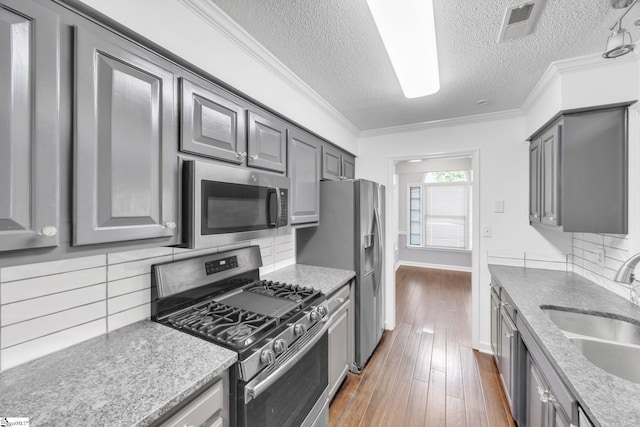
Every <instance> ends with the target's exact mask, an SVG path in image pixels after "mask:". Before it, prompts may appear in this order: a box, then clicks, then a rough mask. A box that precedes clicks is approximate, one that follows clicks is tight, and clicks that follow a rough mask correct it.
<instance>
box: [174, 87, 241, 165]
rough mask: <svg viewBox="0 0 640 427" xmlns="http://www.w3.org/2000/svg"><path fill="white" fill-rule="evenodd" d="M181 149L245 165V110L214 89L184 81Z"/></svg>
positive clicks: (228, 95) (231, 98) (220, 90)
mask: <svg viewBox="0 0 640 427" xmlns="http://www.w3.org/2000/svg"><path fill="white" fill-rule="evenodd" d="M180 81H181V89H182V91H181V93H182V98H181V114H180V118H181V121H180V125H181V126H180V129H181V138H180V149H181V150H182V151H185V152H188V153H192V154H200V155H203V156H207V157H212V158H214V159H218V160H224V161H227V162H231V163H236V164H242V163H244V158H245V156H246V151H247V149H246V146H247V139H246V124H245V118H246V109H245V107H244V106H242V104H241V102H240V101H239V100H237V99H235V98H234V97H232V95H230V94H228V93H226V92H224V91H223V90H222V89H219V88H217V87H216V86H214V85H211V84H207V83H205V82H203V84H197V83H194V82H192V81H190V80H187V79H185V78H182V79H181V80H180Z"/></svg>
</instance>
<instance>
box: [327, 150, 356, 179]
mask: <svg viewBox="0 0 640 427" xmlns="http://www.w3.org/2000/svg"><path fill="white" fill-rule="evenodd" d="M355 166H356V163H355V158H354V157H353V156H351V155H349V154H345V153H344V152H342V151H341V150H339V149H338V148H336V147H334V146H332V145H328V144H325V145H323V146H322V179H323V180H328V181H340V180H342V179H354V178H355V171H356V169H355Z"/></svg>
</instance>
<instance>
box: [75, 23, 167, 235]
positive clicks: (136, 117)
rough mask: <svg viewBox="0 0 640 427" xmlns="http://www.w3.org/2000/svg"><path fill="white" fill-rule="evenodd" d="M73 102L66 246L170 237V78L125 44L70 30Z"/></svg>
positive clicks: (103, 34)
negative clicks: (70, 224) (70, 229)
mask: <svg viewBox="0 0 640 427" xmlns="http://www.w3.org/2000/svg"><path fill="white" fill-rule="evenodd" d="M166 67H168V65H167V66H166ZM76 97H77V98H76V113H75V116H76V140H75V163H74V167H75V176H74V181H75V183H74V184H75V188H74V215H75V217H74V236H73V243H74V244H75V245H83V244H92V243H103V242H113V241H123V240H135V239H148V238H156V237H173V236H175V234H176V232H177V230H176V216H177V194H176V180H177V155H176V150H177V141H176V136H177V130H176V128H175V124H174V120H175V115H174V111H175V106H174V77H173V74H172V73H171V72H170V71H168V69H167V68H165V63H163V62H161V60H160V59H159V58H157V57H155V56H153V55H151V54H149V53H148V52H147V51H145V50H143V49H141V48H138V47H137V46H135V45H133V44H131V43H129V42H127V41H126V40H124V39H121V38H119V37H117V36H114V35H111V34H109V33H107V32H106V31H102V30H99V29H95V30H93V29H92V30H91V31H90V30H88V29H85V28H77V30H76ZM167 243H169V242H167Z"/></svg>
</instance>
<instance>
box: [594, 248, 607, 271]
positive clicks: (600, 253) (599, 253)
mask: <svg viewBox="0 0 640 427" xmlns="http://www.w3.org/2000/svg"><path fill="white" fill-rule="evenodd" d="M596 255H597V256H598V265H599V266H600V267H604V266H605V263H606V261H605V253H604V248H598V249H596Z"/></svg>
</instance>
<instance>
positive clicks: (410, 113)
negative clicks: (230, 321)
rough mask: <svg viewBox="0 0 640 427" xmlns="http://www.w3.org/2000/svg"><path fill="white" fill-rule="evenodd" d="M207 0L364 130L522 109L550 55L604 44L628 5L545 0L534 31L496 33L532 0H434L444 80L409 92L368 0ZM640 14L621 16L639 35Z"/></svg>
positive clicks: (590, 0)
mask: <svg viewBox="0 0 640 427" xmlns="http://www.w3.org/2000/svg"><path fill="white" fill-rule="evenodd" d="M209 1H211V2H213V3H215V4H216V5H217V6H218V7H220V8H221V9H222V10H223V11H224V12H225V13H227V14H228V15H229V16H230V17H231V18H232V19H233V20H234V21H235V22H237V23H238V24H239V25H240V26H241V27H242V28H244V29H245V30H246V31H247V32H248V33H249V34H250V35H251V36H252V37H253V38H255V39H256V40H257V41H258V42H259V43H261V44H262V45H263V46H264V47H265V48H266V49H267V50H269V51H270V52H271V53H272V54H273V55H274V56H275V57H277V58H278V59H279V60H280V61H281V62H282V63H283V64H284V65H285V66H287V67H288V68H289V69H290V70H291V71H293V72H294V73H295V74H296V75H298V77H300V78H301V79H302V80H304V81H305V82H306V83H307V84H308V85H309V86H310V87H311V88H312V89H314V90H315V91H316V92H317V93H318V94H319V95H320V96H321V97H323V98H324V99H325V100H327V101H328V102H329V103H330V104H332V105H333V106H334V107H335V108H336V109H337V110H338V111H339V112H341V113H342V114H343V115H344V116H345V117H346V118H347V119H348V120H350V121H351V122H352V123H353V124H354V125H355V126H356V127H358V128H359V129H360V130H361V131H365V130H372V129H380V128H385V127H392V126H402V125H408V124H414V123H423V122H430V121H434V120H443V119H449V118H455V117H464V116H470V115H477V114H485V113H491V112H498V111H505V110H511V109H517V108H519V107H520V106H521V105H522V103H523V101H524V100H525V98H526V96H527V95H528V94H529V92H530V91H531V90H532V89H533V87H534V85H535V84H536V83H537V81H538V79H539V78H540V77H541V76H542V74H543V73H544V71H545V70H546V68H547V67H548V65H549V64H550V63H551V62H553V61H556V60H560V59H565V58H571V57H576V56H582V55H587V54H594V53H600V52H602V51H603V50H604V46H605V43H606V39H607V36H608V34H609V30H608V27H609V25H611V24H612V23H613V22H615V20H616V19H617V17H618V16H619V14H620V13H621V10H618V9H611V8H610V6H609V0H547V3H546V6H545V7H544V10H543V11H542V15H541V16H540V20H539V22H538V25H537V27H536V29H535V31H534V33H533V34H530V35H528V36H526V37H524V38H521V39H517V40H511V41H506V42H501V43H498V42H497V40H498V36H499V34H500V27H501V25H502V20H503V16H504V12H505V10H506V8H507V7H509V6H513V5H516V4H519V3H522V2H523V1H524V0H434V9H435V20H436V34H437V39H438V57H439V62H440V82H441V89H440V91H439V92H438V93H437V94H435V95H431V96H427V97H423V98H416V99H407V98H405V97H404V96H403V94H402V90H401V89H400V86H399V84H398V82H397V79H396V78H395V74H394V72H393V68H392V67H391V64H390V62H389V59H388V56H387V54H386V52H385V50H384V46H383V44H382V41H381V39H380V36H379V34H378V32H377V29H376V27H375V24H374V23H373V18H372V17H371V15H370V13H369V9H368V7H367V4H366V0H209ZM638 16H640V6H635V7H634V9H633V10H632V11H631V12H630V13H629V15H627V17H626V18H625V20H624V21H623V23H624V25H623V26H624V27H627V29H629V30H630V31H631V32H632V34H633V38H634V40H637V38H638V35H639V34H640V30H639V29H638V28H637V27H635V26H634V25H633V20H634V19H635V18H637V17H638ZM603 61H604V59H603ZM609 61H611V60H609ZM603 88H604V86H603ZM479 99H487V100H489V103H488V104H487V105H485V106H479V105H476V103H475V102H476V101H477V100H479Z"/></svg>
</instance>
